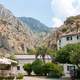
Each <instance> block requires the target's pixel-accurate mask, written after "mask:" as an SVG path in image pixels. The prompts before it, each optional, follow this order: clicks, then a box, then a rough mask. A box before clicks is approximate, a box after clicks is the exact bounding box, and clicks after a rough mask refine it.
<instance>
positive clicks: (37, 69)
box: [32, 59, 43, 75]
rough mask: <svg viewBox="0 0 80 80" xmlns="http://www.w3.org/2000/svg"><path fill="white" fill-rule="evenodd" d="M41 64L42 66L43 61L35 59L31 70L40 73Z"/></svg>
mask: <svg viewBox="0 0 80 80" xmlns="http://www.w3.org/2000/svg"><path fill="white" fill-rule="evenodd" d="M42 66H43V61H42V60H39V59H37V60H35V61H34V62H33V63H32V70H33V72H34V73H35V74H37V75H42V74H43V72H42Z"/></svg>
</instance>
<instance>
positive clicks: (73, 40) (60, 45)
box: [57, 35, 80, 49]
mask: <svg viewBox="0 0 80 80" xmlns="http://www.w3.org/2000/svg"><path fill="white" fill-rule="evenodd" d="M66 37H67V36H64V37H61V38H60V39H59V40H61V43H60V42H59V40H58V41H57V48H58V49H59V48H60V47H61V48H63V47H64V46H66V45H67V44H72V43H79V42H80V39H77V35H73V36H72V40H68V41H67V40H66Z"/></svg>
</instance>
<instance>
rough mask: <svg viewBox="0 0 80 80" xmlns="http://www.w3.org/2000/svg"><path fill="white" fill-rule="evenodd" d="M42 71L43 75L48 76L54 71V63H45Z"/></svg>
mask: <svg viewBox="0 0 80 80" xmlns="http://www.w3.org/2000/svg"><path fill="white" fill-rule="evenodd" d="M42 69H43V74H44V75H45V76H47V74H48V73H49V72H50V71H51V70H52V69H53V63H45V64H44V65H43V68H42Z"/></svg>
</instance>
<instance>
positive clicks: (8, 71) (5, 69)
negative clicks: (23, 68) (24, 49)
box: [0, 57, 17, 77]
mask: <svg viewBox="0 0 80 80" xmlns="http://www.w3.org/2000/svg"><path fill="white" fill-rule="evenodd" d="M16 64H17V61H14V60H11V59H7V58H4V57H2V58H0V76H3V77H9V76H14V77H15V76H16V71H17V70H16Z"/></svg>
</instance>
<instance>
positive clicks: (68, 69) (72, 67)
mask: <svg viewBox="0 0 80 80" xmlns="http://www.w3.org/2000/svg"><path fill="white" fill-rule="evenodd" d="M74 69H75V66H67V71H71V70H74Z"/></svg>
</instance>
